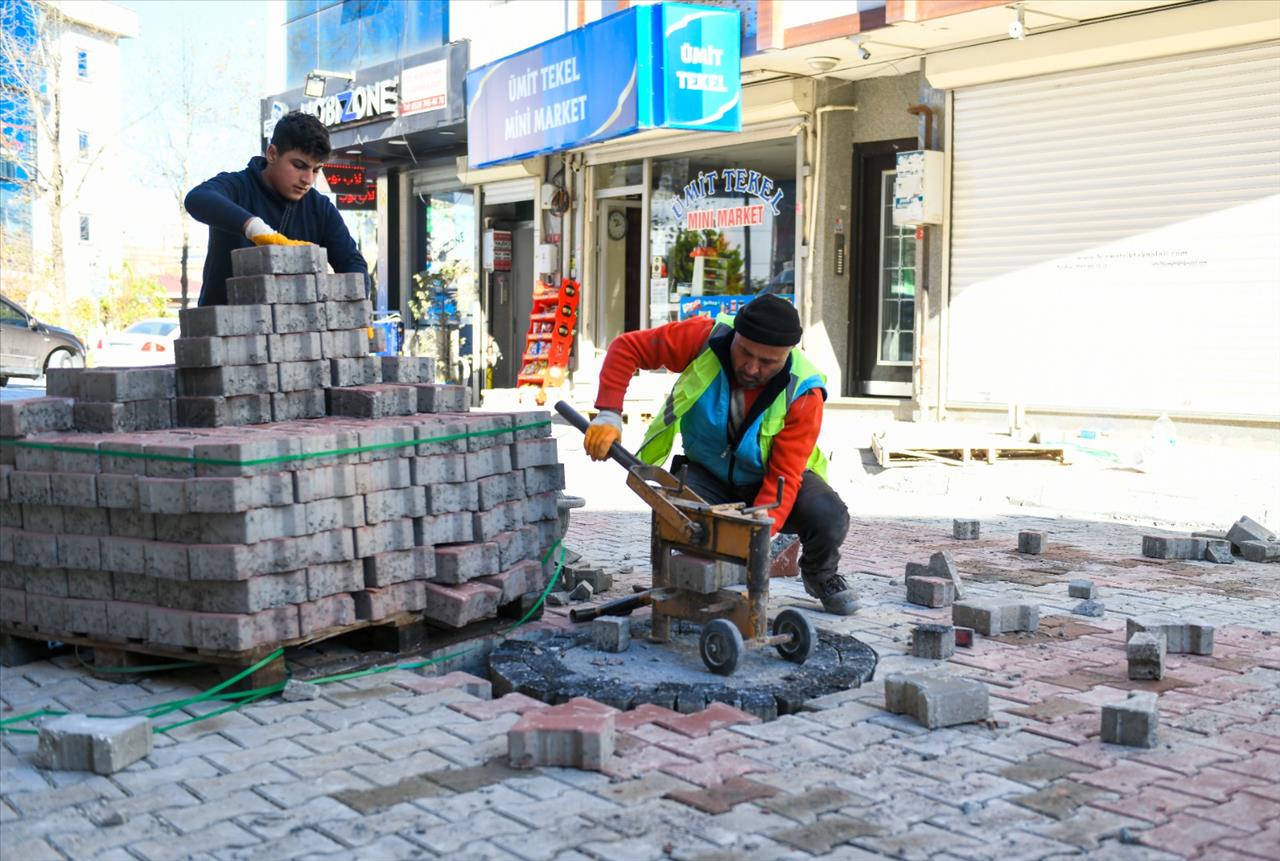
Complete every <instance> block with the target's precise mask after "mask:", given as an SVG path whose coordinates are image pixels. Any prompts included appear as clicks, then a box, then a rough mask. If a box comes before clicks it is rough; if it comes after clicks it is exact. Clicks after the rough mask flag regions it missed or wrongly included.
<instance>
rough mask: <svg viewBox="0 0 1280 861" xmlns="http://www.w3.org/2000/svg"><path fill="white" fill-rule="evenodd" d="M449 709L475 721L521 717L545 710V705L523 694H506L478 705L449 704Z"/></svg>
mask: <svg viewBox="0 0 1280 861" xmlns="http://www.w3.org/2000/svg"><path fill="white" fill-rule="evenodd" d="M449 708H451V709H453V710H454V711H456V712H462V713H463V714H464V715H466V716H467V717H470V718H475V719H476V720H493V719H494V718H495V717H497V716H498V715H504V714H510V713H512V712H514V713H515V714H518V715H522V714H525V713H526V712H529V711H531V710H533V709H545V708H547V704H546V703H544V702H541V701H539V700H535V699H534V698H533V697H527V696H525V695H524V694H507V695H506V696H504V697H498V698H497V699H496V700H489V701H488V702H479V703H449Z"/></svg>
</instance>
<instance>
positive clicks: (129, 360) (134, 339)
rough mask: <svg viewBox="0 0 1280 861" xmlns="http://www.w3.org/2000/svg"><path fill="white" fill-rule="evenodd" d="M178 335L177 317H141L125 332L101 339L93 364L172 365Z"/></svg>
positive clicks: (114, 333) (118, 365) (110, 365)
mask: <svg viewBox="0 0 1280 861" xmlns="http://www.w3.org/2000/svg"><path fill="white" fill-rule="evenodd" d="M179 334H181V333H180V332H179V330H178V321H177V320H175V319H172V318H161V317H157V318H155V319H152V320H139V321H138V322H137V323H134V324H133V325H132V326H130V327H129V328H127V329H125V330H124V331H123V332H113V333H111V334H110V335H106V336H104V337H102V338H99V339H98V343H97V344H96V345H95V346H94V349H93V352H92V354H91V357H92V359H93V364H94V366H95V367H99V368H103V367H106V368H136V367H138V366H140V365H172V364H173V341H174V339H175V338H177V337H178V335H179Z"/></svg>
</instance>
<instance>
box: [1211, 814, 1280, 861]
mask: <svg viewBox="0 0 1280 861" xmlns="http://www.w3.org/2000/svg"><path fill="white" fill-rule="evenodd" d="M1219 846H1225V847H1226V848H1227V849H1234V850H1235V851H1237V852H1243V853H1244V854H1246V855H1254V856H1256V857H1258V858H1264V859H1266V861H1275V859H1277V858H1280V821H1273V822H1272V823H1271V824H1270V825H1268V826H1267V827H1266V828H1264V829H1263V830H1262V831H1259V832H1258V833H1256V834H1250V835H1248V836H1246V837H1228V838H1226V839H1223V840H1222V841H1220V842H1219V843H1218V844H1217V845H1215V846H1214V847H1213V849H1212V850H1210V851H1209V852H1207V853H1206V854H1205V857H1206V859H1208V858H1211V857H1212V853H1213V851H1215V850H1217V848H1218V847H1219Z"/></svg>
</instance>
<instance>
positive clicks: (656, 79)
mask: <svg viewBox="0 0 1280 861" xmlns="http://www.w3.org/2000/svg"><path fill="white" fill-rule="evenodd" d="M740 26H741V19H740V16H739V13H738V12H737V11H736V10H726V9H708V8H706V7H703V6H689V5H685V4H681V3H662V4H658V5H652V6H639V7H632V8H629V9H626V10H624V11H622V12H619V13H617V14H615V15H610V16H609V17H607V18H603V19H601V20H599V21H596V22H595V23H592V24H588V25H587V26H586V27H583V28H581V29H578V30H573V31H571V32H569V33H566V34H565V35H563V36H560V37H557V38H555V39H552V40H550V41H548V42H544V43H542V44H541V45H538V46H536V47H534V48H530V49H528V50H527V51H522V52H520V53H518V54H513V55H512V56H510V57H506V58H504V59H502V60H498V61H496V62H494V63H490V64H489V65H487V66H482V67H480V68H478V69H475V70H473V71H471V72H469V73H468V74H467V114H468V117H469V118H470V129H469V131H468V151H469V152H468V154H469V157H470V162H471V164H472V166H474V167H485V166H487V165H491V164H498V163H500V162H504V161H510V160H513V159H520V158H528V157H530V156H534V155H540V154H542V153H548V152H556V151H558V150H563V149H568V148H570V147H574V146H580V145H583V144H587V143H593V142H596V141H603V140H609V139H611V138H616V137H620V136H622V135H627V134H631V133H633V132H636V131H638V130H640V129H647V128H690V129H703V130H711V131H739V130H740V129H741V125H742V119H741V111H740V102H741V92H742V88H741V73H740V66H741V63H740V59H741V58H740V55H739V50H740V45H739V29H740Z"/></svg>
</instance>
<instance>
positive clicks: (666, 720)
mask: <svg viewBox="0 0 1280 861" xmlns="http://www.w3.org/2000/svg"><path fill="white" fill-rule="evenodd" d="M654 723H656V724H658V726H663V727H666V728H667V729H670V730H674V731H675V732H678V733H680V734H681V735H686V736H689V737H690V738H701V737H702V736H704V735H710V734H711V733H713V732H715V731H716V730H719V729H724V728H725V727H727V726H734V725H736V724H745V725H750V724H757V723H760V718H758V717H756V716H755V715H753V714H748V713H747V712H744V711H742V710H740V709H736V708H734V707H733V706H731V705H727V704H726V703H712V704H711V705H709V706H707V707H706V708H705V709H703V710H702V711H700V712H694V713H693V714H689V715H682V714H678V713H676V712H671V713H669V714H666V715H661V716H659V717H658V718H657V719H656V720H655V721H654Z"/></svg>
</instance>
